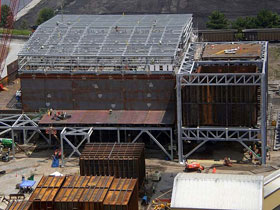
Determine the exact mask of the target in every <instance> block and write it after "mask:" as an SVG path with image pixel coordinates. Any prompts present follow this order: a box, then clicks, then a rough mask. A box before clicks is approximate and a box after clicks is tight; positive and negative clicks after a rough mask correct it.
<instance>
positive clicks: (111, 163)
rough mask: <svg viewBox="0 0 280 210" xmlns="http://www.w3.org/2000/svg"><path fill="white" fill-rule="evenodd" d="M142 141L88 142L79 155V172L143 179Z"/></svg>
mask: <svg viewBox="0 0 280 210" xmlns="http://www.w3.org/2000/svg"><path fill="white" fill-rule="evenodd" d="M144 149H145V144H144V143H88V144H86V145H85V147H84V149H83V151H82V154H81V155H80V161H79V165H80V174H81V175H83V176H85V175H87V176H89V175H103V176H105V175H107V176H109V175H111V176H115V177H117V178H118V177H122V178H125V177H129V178H130V177H131V178H137V179H138V181H139V187H141V186H142V183H143V182H144V179H145V175H146V173H145V171H146V170H145V152H144Z"/></svg>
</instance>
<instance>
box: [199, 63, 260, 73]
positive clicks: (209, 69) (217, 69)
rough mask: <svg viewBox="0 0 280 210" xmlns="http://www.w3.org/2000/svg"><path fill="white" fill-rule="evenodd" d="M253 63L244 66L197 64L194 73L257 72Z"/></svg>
mask: <svg viewBox="0 0 280 210" xmlns="http://www.w3.org/2000/svg"><path fill="white" fill-rule="evenodd" d="M257 71H258V67H257V66H255V65H246V66H199V67H198V68H197V70H196V73H242V74H243V73H257Z"/></svg>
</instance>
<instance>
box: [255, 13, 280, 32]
mask: <svg viewBox="0 0 280 210" xmlns="http://www.w3.org/2000/svg"><path fill="white" fill-rule="evenodd" d="M256 26H257V27H258V28H279V27H280V16H279V15H278V14H277V13H274V12H271V11H268V10H262V11H260V12H259V13H258V15H257V17H256Z"/></svg>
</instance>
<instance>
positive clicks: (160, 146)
mask: <svg viewBox="0 0 280 210" xmlns="http://www.w3.org/2000/svg"><path fill="white" fill-rule="evenodd" d="M145 132H146V133H147V134H148V135H149V136H150V137H151V139H152V140H153V141H154V142H155V143H156V144H157V145H158V146H159V148H161V150H162V151H163V152H164V153H165V154H166V155H167V156H168V157H169V159H170V160H172V157H171V155H170V154H169V153H168V152H167V151H166V149H165V148H164V147H163V146H162V145H161V144H160V143H159V142H158V140H157V139H156V138H155V137H154V136H153V135H152V134H151V133H150V131H145Z"/></svg>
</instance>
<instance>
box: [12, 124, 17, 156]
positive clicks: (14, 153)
mask: <svg viewBox="0 0 280 210" xmlns="http://www.w3.org/2000/svg"><path fill="white" fill-rule="evenodd" d="M12 152H13V160H15V159H16V152H15V133H14V129H13V128H12Z"/></svg>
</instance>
